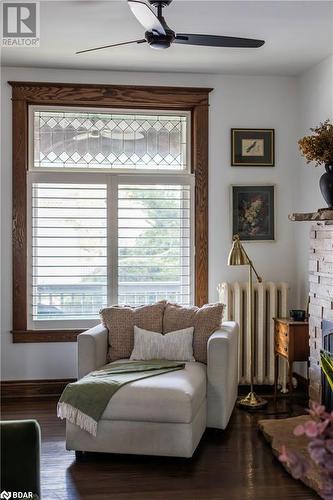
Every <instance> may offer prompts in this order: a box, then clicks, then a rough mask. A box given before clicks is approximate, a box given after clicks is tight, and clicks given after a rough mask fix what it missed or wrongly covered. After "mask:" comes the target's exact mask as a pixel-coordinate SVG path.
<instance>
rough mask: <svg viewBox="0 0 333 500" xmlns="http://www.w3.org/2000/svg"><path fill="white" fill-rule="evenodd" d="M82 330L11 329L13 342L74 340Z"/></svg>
mask: <svg viewBox="0 0 333 500" xmlns="http://www.w3.org/2000/svg"><path fill="white" fill-rule="evenodd" d="M82 332H84V330H13V331H12V334H13V344H24V343H39V342H76V339H77V336H78V335H79V334H80V333H82Z"/></svg>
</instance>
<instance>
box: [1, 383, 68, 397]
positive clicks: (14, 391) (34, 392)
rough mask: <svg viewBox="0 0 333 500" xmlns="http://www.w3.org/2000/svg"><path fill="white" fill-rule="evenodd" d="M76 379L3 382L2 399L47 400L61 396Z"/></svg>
mask: <svg viewBox="0 0 333 500" xmlns="http://www.w3.org/2000/svg"><path fill="white" fill-rule="evenodd" d="M74 381H75V379H51V380H3V381H1V382H0V389H1V398H2V399H11V398H47V397H50V396H60V395H61V393H62V391H63V390H64V388H65V387H66V385H67V384H69V383H70V382H74Z"/></svg>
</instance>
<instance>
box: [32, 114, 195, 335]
mask: <svg viewBox="0 0 333 500" xmlns="http://www.w3.org/2000/svg"><path fill="white" fill-rule="evenodd" d="M30 113H31V118H30V123H33V124H34V125H33V134H32V135H31V143H30V149H31V150H32V151H33V156H32V161H31V163H30V169H29V172H28V180H29V182H28V206H29V207H30V210H29V213H30V214H31V216H30V217H29V221H28V241H29V249H28V261H29V262H28V279H27V283H28V288H29V289H28V297H30V298H31V300H30V301H29V308H28V315H29V317H28V324H29V326H30V327H31V329H39V328H68V327H71V326H73V327H77V328H80V327H85V326H90V325H92V324H96V320H97V319H98V312H99V310H100V309H101V308H102V307H105V306H107V305H108V304H111V303H118V304H129V305H138V304H148V303H152V302H155V301H157V300H162V299H168V300H170V301H174V302H178V303H181V304H190V303H192V302H193V283H194V280H193V259H194V239H193V223H194V210H193V203H192V200H193V186H194V184H193V175H192V174H190V173H189V172H188V166H187V164H186V158H187V148H188V146H189V145H188V141H187V133H186V129H187V127H188V122H189V115H188V114H187V113H183V114H180V113H177V114H172V115H170V114H168V115H166V114H162V113H160V112H158V111H157V112H152V111H151V112H150V114H149V116H148V115H146V114H134V112H133V111H128V112H127V113H126V114H125V113H123V112H122V114H119V112H118V113H117V114H115V113H110V112H105V111H103V112H102V111H101V110H84V111H82V112H81V111H79V110H75V112H73V111H72V110H66V109H62V110H60V111H59V110H56V111H54V110H51V109H47V110H45V111H44V110H43V108H36V107H31V109H30ZM176 167H177V169H176ZM100 169H102V170H103V172H102V173H101V172H100ZM147 169H148V170H149V173H147ZM119 170H121V172H119ZM123 170H126V174H124V173H123ZM168 170H170V171H172V174H170V173H168V172H167V171H168Z"/></svg>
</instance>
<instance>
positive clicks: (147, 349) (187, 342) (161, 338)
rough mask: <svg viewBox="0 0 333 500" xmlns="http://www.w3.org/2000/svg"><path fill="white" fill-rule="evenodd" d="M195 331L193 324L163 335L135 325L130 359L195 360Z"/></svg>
mask: <svg viewBox="0 0 333 500" xmlns="http://www.w3.org/2000/svg"><path fill="white" fill-rule="evenodd" d="M193 331H194V328H193V326H191V327H190V328H185V329H184V330H177V331H175V332H170V333H166V334H165V335H162V334H161V333H156V332H150V331H148V330H143V329H142V328H139V327H138V326H134V349H133V351H132V354H131V357H130V359H132V360H142V361H148V360H151V359H168V360H171V361H172V360H173V361H195V359H194V357H193Z"/></svg>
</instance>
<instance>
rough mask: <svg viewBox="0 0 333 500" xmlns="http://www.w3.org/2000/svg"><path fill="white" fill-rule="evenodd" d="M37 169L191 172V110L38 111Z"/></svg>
mask: <svg viewBox="0 0 333 500" xmlns="http://www.w3.org/2000/svg"><path fill="white" fill-rule="evenodd" d="M31 121H32V122H33V123H32V126H31V131H33V143H34V145H33V148H32V150H31V153H32V154H33V158H32V167H34V168H42V167H48V168H52V169H59V168H62V169H68V168H70V169H103V168H105V169H117V170H119V169H125V170H127V169H141V170H142V169H148V170H163V169H165V170H187V169H188V168H187V167H188V165H187V147H189V141H188V133H187V130H189V127H188V121H189V114H188V113H184V114H180V113H176V114H170V112H168V114H165V113H164V114H162V113H158V112H155V113H150V114H149V115H148V114H146V113H142V112H141V113H140V112H138V111H136V112H134V111H133V112H126V114H125V113H124V112H122V113H119V111H118V112H114V113H110V112H109V111H104V112H103V111H102V110H98V109H96V110H94V111H83V110H82V109H81V110H76V111H73V110H71V109H67V110H66V109H63V110H61V111H59V110H54V109H34V111H32V120H31Z"/></svg>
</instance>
